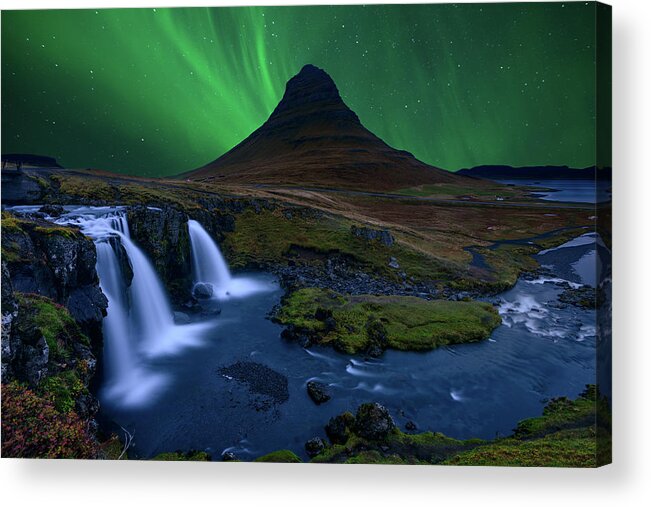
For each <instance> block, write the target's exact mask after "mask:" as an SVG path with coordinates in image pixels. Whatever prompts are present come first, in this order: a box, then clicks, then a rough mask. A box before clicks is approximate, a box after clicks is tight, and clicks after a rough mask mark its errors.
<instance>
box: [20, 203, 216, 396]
mask: <svg viewBox="0 0 651 507" xmlns="http://www.w3.org/2000/svg"><path fill="white" fill-rule="evenodd" d="M23 211H25V212H32V211H36V210H32V209H31V208H28V207H25V209H24V210H23ZM52 220H54V221H55V222H56V223H58V224H61V225H76V226H78V227H80V228H81V230H82V232H83V233H84V234H86V235H88V236H90V237H91V238H92V239H93V241H94V242H95V246H96V251H97V263H96V269H97V274H98V276H99V281H100V287H101V289H102V292H103V293H104V294H105V295H106V297H107V299H108V308H107V315H106V317H105V318H104V320H103V322H102V328H103V336H104V359H105V366H106V369H105V377H106V378H105V385H104V389H103V393H104V395H105V396H107V397H110V398H112V399H113V400H116V401H117V402H118V403H119V404H121V405H140V404H143V403H145V402H147V401H151V400H152V399H153V398H154V397H155V395H156V393H157V392H159V391H160V389H161V388H162V387H163V386H164V385H165V384H166V383H167V381H168V379H167V377H166V376H165V375H164V374H162V373H156V372H153V371H152V367H151V365H150V364H149V363H148V361H147V358H149V357H152V356H158V355H162V354H170V353H173V352H175V351H177V350H178V349H180V348H182V347H184V346H188V345H196V344H198V343H199V340H198V335H199V334H200V331H201V330H203V329H204V328H205V327H206V326H205V325H204V324H187V325H182V326H180V325H176V324H175V323H174V317H173V315H174V314H173V312H172V308H171V306H170V303H169V301H168V298H167V295H166V293H165V289H164V287H163V284H162V283H161V281H160V279H159V277H158V275H157V274H156V272H155V270H154V268H153V266H152V264H151V263H150V262H149V260H148V259H147V257H146V256H145V254H144V253H143V252H142V251H141V250H140V249H139V248H138V247H137V246H136V244H135V243H134V242H133V241H132V240H131V237H130V234H129V224H128V222H127V217H126V214H125V213H124V211H123V210H122V209H121V208H110V207H96V208H87V207H80V208H74V209H72V210H67V213H65V214H64V215H62V216H61V217H60V218H57V219H54V218H52ZM118 249H123V251H119V250H118ZM125 253H126V256H127V258H128V262H129V264H130V265H131V270H132V272H133V278H132V280H131V283H130V284H129V286H127V283H126V278H125V274H124V272H123V269H122V264H121V263H120V256H121V255H124V254H125Z"/></svg>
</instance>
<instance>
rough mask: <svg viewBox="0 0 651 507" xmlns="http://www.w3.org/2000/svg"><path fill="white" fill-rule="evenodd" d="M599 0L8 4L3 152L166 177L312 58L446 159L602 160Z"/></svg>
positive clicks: (389, 129) (398, 132)
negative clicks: (528, 0) (598, 138)
mask: <svg viewBox="0 0 651 507" xmlns="http://www.w3.org/2000/svg"><path fill="white" fill-rule="evenodd" d="M595 9H596V4H595V3H593V2H588V3H586V2H577V3H563V4H561V3H533V4H524V3H511V4H457V5H455V4H439V5H418V6H415V5H411V6H406V5H391V6H387V5H385V6H319V7H315V6H311V7H236V8H177V9H150V8H149V9H107V10H50V11H4V12H3V13H2V151H3V153H8V152H24V153H38V154H43V155H51V156H55V157H57V158H58V159H59V161H60V163H62V164H63V165H64V166H67V167H97V168H102V169H107V170H112V171H116V172H124V173H131V174H138V175H147V176H166V175H172V174H178V173H180V172H182V171H186V170H189V169H193V168H195V167H198V166H200V165H203V164H205V163H207V162H209V161H210V160H213V159H215V158H217V157H218V156H219V155H221V154H222V153H224V152H225V151H227V150H228V149H230V148H231V147H232V146H234V145H235V144H237V143H238V142H239V141H241V140H242V139H243V138H245V137H246V136H247V135H248V134H250V133H251V131H253V130H254V129H256V128H257V127H258V126H260V125H261V124H262V123H263V122H264V121H265V120H266V119H267V117H268V116H269V114H270V113H271V111H272V110H273V108H274V107H275V106H276V104H277V103H278V101H279V100H280V98H281V97H282V94H283V91H284V86H285V83H286V81H287V80H288V79H289V78H290V77H291V76H292V75H294V74H296V73H297V72H298V71H299V70H300V68H301V67H302V66H303V65H304V64H306V63H312V64H314V65H317V66H319V67H322V68H323V69H325V70H326V71H327V72H328V73H329V74H330V75H331V76H332V77H333V79H334V80H335V82H336V83H337V86H338V87H339V90H340V92H341V95H342V97H343V98H344V100H345V101H346V103H347V104H348V105H349V106H350V107H351V108H352V109H353V110H354V111H355V112H356V113H357V114H358V115H359V117H360V119H361V121H362V123H364V125H365V126H366V127H368V128H369V129H370V130H371V131H373V132H374V133H376V134H377V135H379V136H380V137H381V138H383V139H384V140H385V141H386V142H388V143H389V144H390V145H392V146H394V147H396V148H400V149H406V150H409V151H411V152H412V153H413V154H414V155H415V156H416V157H418V158H420V159H421V160H423V161H425V162H428V163H430V164H433V165H435V166H438V167H442V168H445V169H450V170H456V169H459V168H461V167H470V166H473V165H478V164H510V165H544V164H566V165H570V166H575V167H584V166H588V165H592V164H594V163H595V99H596V90H595V79H594V76H595V52H596V47H595V46H596V44H595V16H596V14H595V12H596V11H595Z"/></svg>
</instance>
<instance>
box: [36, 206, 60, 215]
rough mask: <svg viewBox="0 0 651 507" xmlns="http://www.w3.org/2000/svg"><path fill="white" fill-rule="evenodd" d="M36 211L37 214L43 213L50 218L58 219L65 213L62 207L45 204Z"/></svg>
mask: <svg viewBox="0 0 651 507" xmlns="http://www.w3.org/2000/svg"><path fill="white" fill-rule="evenodd" d="M38 211H39V213H45V214H46V215H49V216H51V217H60V216H61V215H63V213H64V212H65V210H64V209H63V206H59V205H56V204H45V205H43V206H41V207H40V208H39V210H38Z"/></svg>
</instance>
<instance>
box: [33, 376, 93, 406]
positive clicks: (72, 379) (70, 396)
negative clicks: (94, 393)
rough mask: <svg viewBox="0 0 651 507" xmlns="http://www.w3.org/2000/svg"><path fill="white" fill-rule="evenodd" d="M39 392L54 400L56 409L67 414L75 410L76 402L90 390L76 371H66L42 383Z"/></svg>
mask: <svg viewBox="0 0 651 507" xmlns="http://www.w3.org/2000/svg"><path fill="white" fill-rule="evenodd" d="M39 392H40V393H41V394H42V395H43V396H44V397H47V398H49V399H51V400H52V403H53V404H54V408H56V409H57V410H58V411H59V412H61V413H64V414H65V413H68V412H71V411H72V410H73V409H74V408H75V400H76V399H77V398H78V397H79V396H80V395H81V394H83V393H87V392H88V390H87V389H86V387H85V386H84V384H83V383H82V382H81V380H80V379H79V377H78V376H77V373H76V371H74V370H66V371H64V372H62V373H59V374H57V375H54V376H52V377H48V378H46V379H45V380H44V381H43V382H41V384H40V385H39Z"/></svg>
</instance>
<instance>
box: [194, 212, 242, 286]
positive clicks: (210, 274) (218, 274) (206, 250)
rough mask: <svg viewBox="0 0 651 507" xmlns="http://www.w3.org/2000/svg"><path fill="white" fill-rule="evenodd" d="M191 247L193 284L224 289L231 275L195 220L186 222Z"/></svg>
mask: <svg viewBox="0 0 651 507" xmlns="http://www.w3.org/2000/svg"><path fill="white" fill-rule="evenodd" d="M188 230H189V232H190V243H191V246H192V273H193V277H194V282H195V283H199V282H202V283H209V284H211V285H212V286H213V289H214V290H216V291H217V290H219V289H225V288H226V287H228V285H229V284H230V282H231V273H230V271H229V270H228V265H227V264H226V261H225V260H224V256H223V255H222V253H221V252H220V251H219V248H218V247H217V244H216V243H215V242H214V241H213V240H212V238H211V237H210V235H209V234H208V233H207V232H206V230H205V229H204V228H203V227H202V226H201V224H200V223H199V222H197V221H196V220H188Z"/></svg>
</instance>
